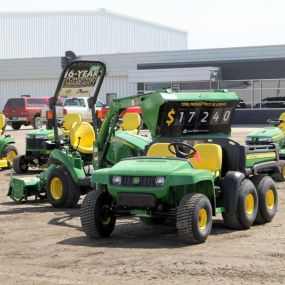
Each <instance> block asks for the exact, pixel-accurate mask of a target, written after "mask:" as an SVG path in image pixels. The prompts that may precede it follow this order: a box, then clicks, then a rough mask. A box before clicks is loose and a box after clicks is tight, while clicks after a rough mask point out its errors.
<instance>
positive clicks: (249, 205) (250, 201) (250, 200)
mask: <svg viewBox="0 0 285 285" xmlns="http://www.w3.org/2000/svg"><path fill="white" fill-rule="evenodd" d="M245 211H246V213H247V214H248V215H251V214H252V213H253V211H254V197H253V195H252V194H248V195H246V197H245Z"/></svg>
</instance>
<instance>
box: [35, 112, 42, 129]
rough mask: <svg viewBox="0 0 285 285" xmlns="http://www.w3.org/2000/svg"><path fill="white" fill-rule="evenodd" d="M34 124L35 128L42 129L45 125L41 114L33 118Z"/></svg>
mask: <svg viewBox="0 0 285 285" xmlns="http://www.w3.org/2000/svg"><path fill="white" fill-rule="evenodd" d="M32 126H33V128H34V129H40V128H41V127H42V126H43V123H42V121H41V117H40V116H39V115H36V116H35V117H34V118H33V121H32Z"/></svg>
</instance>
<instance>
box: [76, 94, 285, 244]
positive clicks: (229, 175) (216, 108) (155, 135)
mask: <svg viewBox="0 0 285 285" xmlns="http://www.w3.org/2000/svg"><path fill="white" fill-rule="evenodd" d="M238 101H239V98H238V96H237V95H236V93H234V92H225V91H217V92H203V93H169V92H166V91H161V92H160V91H158V92H154V93H151V94H144V95H138V96H132V97H127V98H123V99H115V100H113V102H112V104H111V106H110V110H109V113H108V114H107V116H106V117H105V120H104V122H103V125H102V131H100V132H99V134H98V138H97V140H96V143H95V147H94V154H93V166H94V169H96V170H95V171H94V172H93V174H92V178H91V183H92V185H93V186H94V187H96V189H95V190H93V191H90V192H89V193H88V194H87V195H86V196H85V198H84V200H83V203H82V207H81V214H80V217H81V224H82V228H83V230H84V232H85V233H86V235H87V236H89V237H107V236H109V235H110V234H111V233H112V231H113V229H114V227H115V223H116V218H117V217H122V216H132V217H134V216H135V217H139V218H140V219H141V220H142V221H143V222H146V223H148V224H161V223H163V222H164V221H165V220H166V219H167V218H173V219H174V220H175V221H176V227H177V230H178V234H179V236H180V238H181V240H183V241H185V242H188V243H201V242H204V241H205V240H206V239H207V237H208V235H209V234H210V232H211V228H212V216H215V215H217V214H218V213H222V215H223V219H224V221H225V224H226V225H227V226H228V227H229V228H232V229H247V228H249V227H250V226H251V225H252V224H253V223H254V222H258V223H266V222H269V221H271V220H272V219H273V217H274V215H275V213H276V210H277V191H276V186H275V183H274V181H273V180H272V178H271V176H272V175H274V174H276V173H280V166H279V149H278V146H277V145H276V144H268V145H262V146H243V145H240V144H239V143H237V142H235V141H234V140H232V139H231V138H230V137H229V136H230V133H231V122H232V118H233V114H234V111H235V108H236V105H237V102H238ZM132 105H138V106H140V107H141V111H142V118H143V121H144V123H145V125H146V126H147V127H148V129H149V131H150V133H151V135H152V142H151V143H150V144H148V145H146V147H145V152H144V156H141V157H132V158H127V159H123V160H122V161H120V162H118V163H116V164H115V165H114V166H112V167H110V165H108V164H107V163H106V155H107V153H108V151H109V148H110V144H109V143H108V141H109V140H110V138H111V137H112V135H113V134H114V130H115V126H116V124H117V122H116V120H117V119H118V111H122V110H123V109H124V108H127V107H128V106H132ZM107 126H108V127H107ZM106 142H107V143H106Z"/></svg>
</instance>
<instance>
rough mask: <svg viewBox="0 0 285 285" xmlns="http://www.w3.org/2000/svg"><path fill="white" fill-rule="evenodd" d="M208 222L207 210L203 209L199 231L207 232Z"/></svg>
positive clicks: (200, 213)
mask: <svg viewBox="0 0 285 285" xmlns="http://www.w3.org/2000/svg"><path fill="white" fill-rule="evenodd" d="M207 222H208V215H207V211H206V209H204V208H202V209H200V210H199V222H198V223H199V229H200V230H205V229H206V226H207Z"/></svg>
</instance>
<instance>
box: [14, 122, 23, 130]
mask: <svg viewBox="0 0 285 285" xmlns="http://www.w3.org/2000/svg"><path fill="white" fill-rule="evenodd" d="M21 126H22V123H20V122H12V123H11V127H12V129H13V130H19V129H20V128H21Z"/></svg>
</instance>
